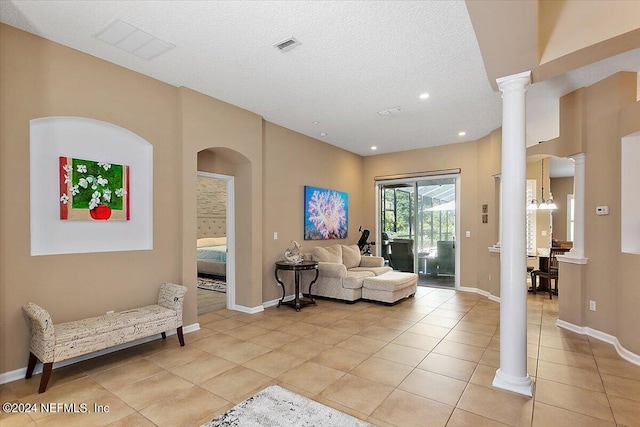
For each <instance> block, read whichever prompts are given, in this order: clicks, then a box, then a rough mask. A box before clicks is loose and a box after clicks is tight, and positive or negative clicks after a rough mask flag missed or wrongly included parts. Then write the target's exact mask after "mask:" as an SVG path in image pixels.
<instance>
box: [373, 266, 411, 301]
mask: <svg viewBox="0 0 640 427" xmlns="http://www.w3.org/2000/svg"><path fill="white" fill-rule="evenodd" d="M417 283H418V275H417V274H415V273H403V272H400V271H389V272H388V273H384V274H381V275H380V276H375V277H367V278H366V279H364V283H363V285H362V298H363V299H368V300H373V301H380V302H385V303H388V304H393V303H395V302H397V301H399V300H401V299H403V298H407V297H410V296H413V295H415V293H416V287H417Z"/></svg>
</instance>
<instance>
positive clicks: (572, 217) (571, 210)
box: [567, 194, 575, 242]
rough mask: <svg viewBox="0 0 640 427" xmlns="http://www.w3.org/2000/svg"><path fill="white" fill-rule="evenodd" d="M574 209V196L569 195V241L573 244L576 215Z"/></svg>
mask: <svg viewBox="0 0 640 427" xmlns="http://www.w3.org/2000/svg"><path fill="white" fill-rule="evenodd" d="M574 212H575V211H574V208H573V194H567V240H568V241H570V242H573V226H574V222H575V213H574Z"/></svg>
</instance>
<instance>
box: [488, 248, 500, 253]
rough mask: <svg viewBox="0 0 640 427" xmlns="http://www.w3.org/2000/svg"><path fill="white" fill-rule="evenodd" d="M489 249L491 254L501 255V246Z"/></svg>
mask: <svg viewBox="0 0 640 427" xmlns="http://www.w3.org/2000/svg"><path fill="white" fill-rule="evenodd" d="M487 249H489V252H492V253H494V254H499V253H500V246H489V247H488V248H487Z"/></svg>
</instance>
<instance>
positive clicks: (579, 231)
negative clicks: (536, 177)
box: [566, 153, 585, 259]
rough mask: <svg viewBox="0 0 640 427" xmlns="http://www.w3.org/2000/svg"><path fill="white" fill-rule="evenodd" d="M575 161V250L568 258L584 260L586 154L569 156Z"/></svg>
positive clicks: (573, 249)
mask: <svg viewBox="0 0 640 427" xmlns="http://www.w3.org/2000/svg"><path fill="white" fill-rule="evenodd" d="M569 157H570V158H571V159H572V160H573V165H574V168H573V248H571V250H570V251H569V253H568V254H566V256H568V257H570V258H577V259H583V258H584V180H585V174H584V154H583V153H580V154H574V155H573V156H569Z"/></svg>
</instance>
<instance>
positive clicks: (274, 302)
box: [262, 295, 294, 308]
mask: <svg viewBox="0 0 640 427" xmlns="http://www.w3.org/2000/svg"><path fill="white" fill-rule="evenodd" d="M293 299H294V296H293V295H287V296H286V297H284V300H283V301H285V302H286V301H291V300H293ZM279 302H280V298H276V299H272V300H271V301H265V302H263V303H262V307H264V308H269V307H275V306H277V305H278V303H279Z"/></svg>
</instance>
